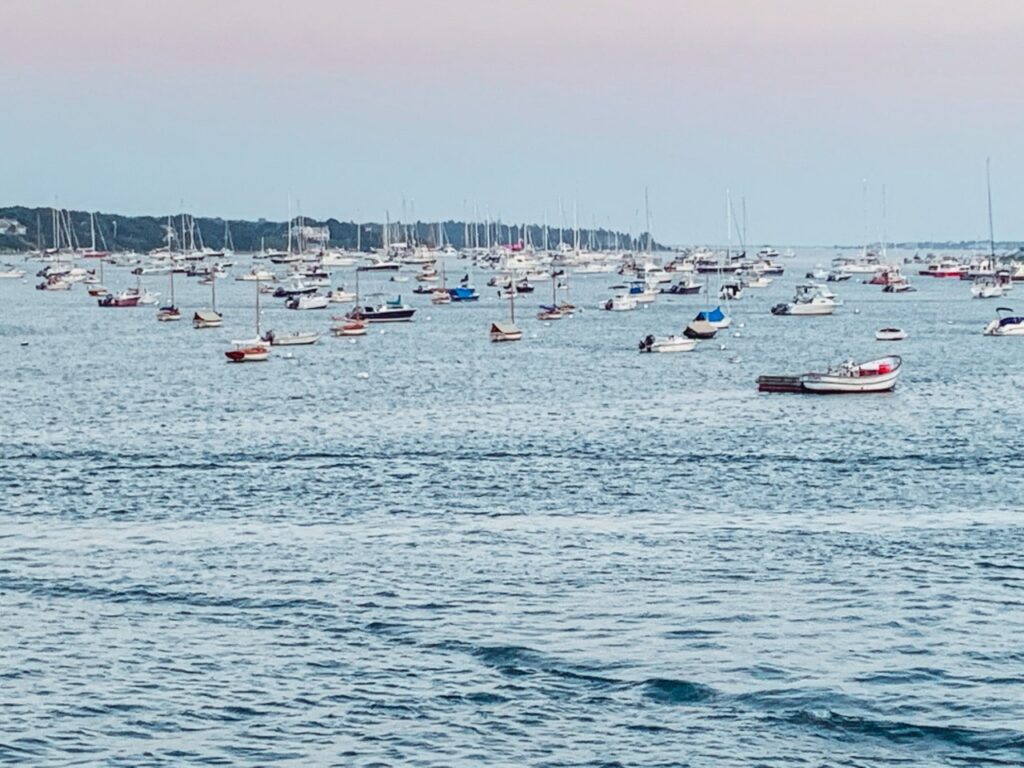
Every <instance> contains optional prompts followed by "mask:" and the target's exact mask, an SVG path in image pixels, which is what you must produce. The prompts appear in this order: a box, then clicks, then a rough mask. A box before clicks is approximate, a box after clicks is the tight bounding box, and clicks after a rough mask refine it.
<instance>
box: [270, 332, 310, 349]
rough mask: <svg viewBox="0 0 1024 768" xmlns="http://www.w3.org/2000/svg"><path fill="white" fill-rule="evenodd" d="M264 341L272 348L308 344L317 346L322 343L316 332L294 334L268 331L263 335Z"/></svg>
mask: <svg viewBox="0 0 1024 768" xmlns="http://www.w3.org/2000/svg"><path fill="white" fill-rule="evenodd" d="M263 341H265V342H267V343H268V344H269V345H270V346H272V347H301V346H306V345H307V344H316V343H317V342H318V341H320V334H319V333H316V332H315V331H295V332H292V333H275V332H274V331H267V332H266V333H265V334H263Z"/></svg>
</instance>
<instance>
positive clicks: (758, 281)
mask: <svg viewBox="0 0 1024 768" xmlns="http://www.w3.org/2000/svg"><path fill="white" fill-rule="evenodd" d="M771 284H772V279H771V278H770V277H765V276H764V275H758V276H757V277H752V278H750V279H749V280H746V281H744V283H743V285H744V287H746V288H767V287H768V286H769V285H771ZM723 287H724V286H723Z"/></svg>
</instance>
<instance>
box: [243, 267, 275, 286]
mask: <svg viewBox="0 0 1024 768" xmlns="http://www.w3.org/2000/svg"><path fill="white" fill-rule="evenodd" d="M235 280H240V281H242V282H249V281H253V282H255V281H262V282H264V283H271V282H274V281H275V280H277V275H275V274H274V273H273V272H268V271H267V270H265V269H253V270H251V271H250V272H246V273H245V274H244V275H239V276H238V277H236V278H235Z"/></svg>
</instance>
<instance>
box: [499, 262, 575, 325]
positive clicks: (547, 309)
mask: <svg viewBox="0 0 1024 768" xmlns="http://www.w3.org/2000/svg"><path fill="white" fill-rule="evenodd" d="M558 274H559V273H558V272H556V271H555V270H552V271H551V304H541V305H540V312H538V313H537V319H538V320H561V319H562V318H563V317H565V316H566V315H567V314H570V313H571V312H572V310H569V312H565V311H563V310H562V308H561V307H560V306H559V305H558ZM513 290H515V289H514V288H513ZM569 306H572V305H569Z"/></svg>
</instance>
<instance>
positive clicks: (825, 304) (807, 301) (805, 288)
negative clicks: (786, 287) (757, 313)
mask: <svg viewBox="0 0 1024 768" xmlns="http://www.w3.org/2000/svg"><path fill="white" fill-rule="evenodd" d="M835 311H836V302H835V299H832V298H828V297H827V296H822V295H821V292H820V290H819V286H817V285H815V284H813V283H807V284H805V285H799V286H797V291H796V296H795V297H794V298H793V301H791V302H790V303H789V304H776V305H775V306H774V307H772V314H773V315H831V314H832V313H833V312H835Z"/></svg>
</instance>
